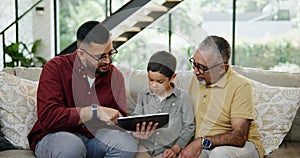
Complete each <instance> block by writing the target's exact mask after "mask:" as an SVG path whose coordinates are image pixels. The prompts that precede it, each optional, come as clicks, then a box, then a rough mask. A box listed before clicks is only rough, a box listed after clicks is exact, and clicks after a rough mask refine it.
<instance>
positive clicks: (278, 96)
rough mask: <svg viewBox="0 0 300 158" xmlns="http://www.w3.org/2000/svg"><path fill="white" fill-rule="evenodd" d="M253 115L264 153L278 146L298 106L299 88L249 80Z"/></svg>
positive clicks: (288, 128) (299, 102) (299, 101)
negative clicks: (251, 87)
mask: <svg viewBox="0 0 300 158" xmlns="http://www.w3.org/2000/svg"><path fill="white" fill-rule="evenodd" d="M250 83H251V84H252V86H253V93H254V104H255V116H256V121H257V124H258V128H259V129H258V130H259V134H260V136H261V140H262V142H263V145H264V147H265V152H266V153H265V154H266V155H267V154H269V153H271V152H272V151H275V150H276V149H278V148H279V145H280V144H281V142H282V140H283V138H284V137H285V136H286V134H287V133H288V131H289V130H290V128H291V126H292V123H293V120H294V117H295V115H296V113H297V111H298V108H299V106H300V88H291V87H275V86H268V85H265V84H262V83H259V82H256V81H253V80H250Z"/></svg>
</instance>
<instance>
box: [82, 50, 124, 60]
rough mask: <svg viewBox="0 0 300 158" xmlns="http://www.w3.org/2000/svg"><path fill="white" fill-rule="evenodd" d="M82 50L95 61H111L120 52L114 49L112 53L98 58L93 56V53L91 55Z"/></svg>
mask: <svg viewBox="0 0 300 158" xmlns="http://www.w3.org/2000/svg"><path fill="white" fill-rule="evenodd" d="M80 50H82V51H83V52H84V53H86V54H87V55H89V56H90V57H92V58H93V59H95V60H96V61H98V62H99V61H101V60H104V59H107V58H108V59H109V60H111V59H112V58H113V57H114V56H115V55H116V54H118V51H117V50H116V49H112V50H111V51H109V52H108V53H105V54H100V55H97V56H94V55H92V54H91V53H89V52H88V51H86V50H84V49H80Z"/></svg>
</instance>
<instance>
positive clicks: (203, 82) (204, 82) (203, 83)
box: [198, 80, 207, 85]
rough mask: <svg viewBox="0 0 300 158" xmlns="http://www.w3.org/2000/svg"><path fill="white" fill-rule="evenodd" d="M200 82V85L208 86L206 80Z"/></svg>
mask: <svg viewBox="0 0 300 158" xmlns="http://www.w3.org/2000/svg"><path fill="white" fill-rule="evenodd" d="M198 82H199V83H200V84H202V85H206V84H207V83H206V81H205V80H198Z"/></svg>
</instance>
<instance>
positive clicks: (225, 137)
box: [206, 131, 247, 147]
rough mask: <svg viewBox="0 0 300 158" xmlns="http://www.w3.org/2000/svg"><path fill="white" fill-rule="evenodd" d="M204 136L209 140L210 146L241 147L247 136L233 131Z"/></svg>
mask: <svg viewBox="0 0 300 158" xmlns="http://www.w3.org/2000/svg"><path fill="white" fill-rule="evenodd" d="M206 138H209V139H210V140H211V142H212V147H217V146H223V145H230V146H237V147H243V146H244V145H245V143H246V141H247V137H244V136H242V134H240V133H239V132H234V131H231V132H227V133H222V134H218V135H215V136H208V137H206Z"/></svg>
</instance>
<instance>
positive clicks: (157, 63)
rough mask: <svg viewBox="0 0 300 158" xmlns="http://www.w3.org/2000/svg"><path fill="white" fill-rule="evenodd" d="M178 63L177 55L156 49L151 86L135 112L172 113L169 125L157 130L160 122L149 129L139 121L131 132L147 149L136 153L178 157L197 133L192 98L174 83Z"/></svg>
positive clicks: (150, 72)
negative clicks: (195, 132)
mask: <svg viewBox="0 0 300 158" xmlns="http://www.w3.org/2000/svg"><path fill="white" fill-rule="evenodd" d="M176 63H177V61H176V58H175V56H173V55H172V54H171V53H169V52H166V51H159V52H156V53H154V54H153V55H152V56H151V57H150V59H149V62H148V66H147V72H148V87H145V88H144V89H142V90H141V91H140V92H139V95H138V100H137V106H136V108H135V111H134V114H135V115H142V114H154V113H169V125H168V127H163V128H160V129H156V130H155V131H154V130H153V129H155V128H156V126H157V124H155V125H154V126H153V128H152V129H151V127H150V126H151V124H150V125H149V126H148V127H147V128H146V127H145V124H144V125H139V124H138V125H137V132H133V133H132V134H133V136H134V137H135V138H137V139H138V140H139V144H140V149H141V148H144V151H141V150H140V152H141V153H138V154H137V155H139V154H143V157H176V155H178V154H179V152H180V151H181V149H182V148H183V147H184V146H185V145H187V143H188V142H189V141H190V139H191V138H192V136H193V134H194V130H195V124H194V111H193V110H194V109H193V105H192V102H191V98H190V96H189V94H188V93H187V92H185V91H183V90H182V89H179V88H176V87H175V85H174V83H173V82H172V81H173V80H174V78H175V77H176V73H175V69H176ZM140 127H141V128H140ZM149 127H150V128H149ZM139 131H140V132H139ZM145 148H146V149H145ZM146 151H147V152H146ZM137 157H140V156H137Z"/></svg>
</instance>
